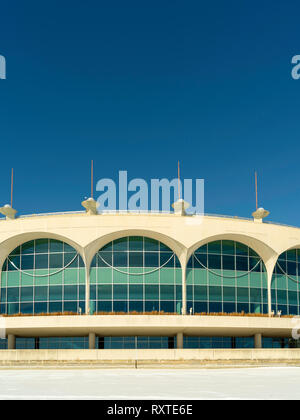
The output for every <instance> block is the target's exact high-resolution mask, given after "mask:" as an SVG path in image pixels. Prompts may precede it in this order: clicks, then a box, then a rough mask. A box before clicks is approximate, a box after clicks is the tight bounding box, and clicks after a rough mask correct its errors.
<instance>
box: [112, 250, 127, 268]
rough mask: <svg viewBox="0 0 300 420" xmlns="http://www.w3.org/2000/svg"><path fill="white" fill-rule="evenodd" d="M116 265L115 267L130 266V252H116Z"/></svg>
mask: <svg viewBox="0 0 300 420" xmlns="http://www.w3.org/2000/svg"><path fill="white" fill-rule="evenodd" d="M113 260H114V266H115V267H128V253H127V252H114V258H113Z"/></svg>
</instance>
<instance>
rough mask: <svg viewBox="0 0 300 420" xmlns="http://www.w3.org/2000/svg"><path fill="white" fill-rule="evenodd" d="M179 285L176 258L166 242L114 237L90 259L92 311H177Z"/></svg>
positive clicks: (177, 261)
mask: <svg viewBox="0 0 300 420" xmlns="http://www.w3.org/2000/svg"><path fill="white" fill-rule="evenodd" d="M181 284H182V279H181V268H180V263H179V260H178V258H177V256H176V255H175V254H174V252H173V251H172V250H171V249H170V248H168V247H167V246H166V245H164V244H163V243H161V242H159V241H156V240H154V239H150V238H145V237H141V236H130V237H125V238H121V239H117V240H115V241H112V242H110V243H109V244H107V245H106V246H104V247H103V248H102V249H101V250H99V251H98V253H97V254H96V256H95V258H94V260H93V262H92V268H91V276H90V307H91V313H103V312H117V313H120V312H125V313H130V312H140V313H151V312H165V313H176V312H177V313H180V312H181V307H182V286H181Z"/></svg>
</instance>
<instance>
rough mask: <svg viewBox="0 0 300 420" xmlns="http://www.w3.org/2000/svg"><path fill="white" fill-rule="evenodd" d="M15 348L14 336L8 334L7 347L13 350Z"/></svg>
mask: <svg viewBox="0 0 300 420" xmlns="http://www.w3.org/2000/svg"><path fill="white" fill-rule="evenodd" d="M15 348H16V337H15V336H14V335H13V334H8V336H7V349H8V350H15Z"/></svg>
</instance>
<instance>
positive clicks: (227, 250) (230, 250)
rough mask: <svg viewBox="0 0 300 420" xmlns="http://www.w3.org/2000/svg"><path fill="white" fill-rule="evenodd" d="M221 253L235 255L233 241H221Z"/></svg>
mask: <svg viewBox="0 0 300 420" xmlns="http://www.w3.org/2000/svg"><path fill="white" fill-rule="evenodd" d="M222 253H223V254H225V255H235V246H234V242H233V241H222Z"/></svg>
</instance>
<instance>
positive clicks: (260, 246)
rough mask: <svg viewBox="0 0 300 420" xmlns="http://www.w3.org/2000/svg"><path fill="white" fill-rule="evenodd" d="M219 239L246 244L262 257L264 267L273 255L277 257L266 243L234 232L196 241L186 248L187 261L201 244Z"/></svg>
mask: <svg viewBox="0 0 300 420" xmlns="http://www.w3.org/2000/svg"><path fill="white" fill-rule="evenodd" d="M220 240H231V241H235V242H239V243H241V244H243V245H246V246H248V247H249V248H251V249H252V250H253V251H255V252H256V253H257V255H258V256H259V257H260V258H261V259H262V261H263V262H264V264H265V266H266V267H268V263H269V262H270V260H273V259H274V256H276V258H277V253H276V252H275V251H274V249H272V248H271V247H269V246H268V245H267V244H266V243H264V242H263V241H261V240H259V239H257V238H254V237H252V236H248V235H243V234H236V233H223V234H222V233H221V234H219V235H214V236H210V237H207V238H203V239H201V240H200V241H198V242H196V243H195V244H194V245H193V246H191V247H190V248H189V249H188V253H187V261H189V259H190V257H191V256H192V254H193V253H194V252H195V251H196V250H197V249H198V248H200V247H201V246H203V245H206V244H208V243H211V242H215V241H220Z"/></svg>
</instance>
